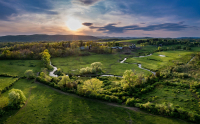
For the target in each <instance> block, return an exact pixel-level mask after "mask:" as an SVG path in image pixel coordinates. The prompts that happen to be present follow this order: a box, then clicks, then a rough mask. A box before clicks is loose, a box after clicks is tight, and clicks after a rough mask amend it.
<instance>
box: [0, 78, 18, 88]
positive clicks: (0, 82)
mask: <svg viewBox="0 0 200 124" xmlns="http://www.w3.org/2000/svg"><path fill="white" fill-rule="evenodd" d="M17 79H18V78H12V77H0V90H2V89H4V88H6V87H8V86H10V85H11V84H12V83H13V82H15V81H16V80H17Z"/></svg>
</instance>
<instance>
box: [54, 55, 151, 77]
mask: <svg viewBox="0 0 200 124" xmlns="http://www.w3.org/2000/svg"><path fill="white" fill-rule="evenodd" d="M124 58H125V55H120V56H119V55H117V54H114V55H113V54H95V55H90V56H78V57H66V58H52V59H51V61H52V64H53V65H55V66H56V67H57V68H61V69H62V70H63V71H64V72H65V73H66V74H69V73H72V74H75V75H78V74H79V71H80V69H81V68H85V67H90V64H92V63H93V62H101V63H102V64H103V66H102V67H103V72H104V73H105V74H113V75H123V73H124V71H126V70H130V69H131V70H135V71H136V72H137V73H142V74H145V75H148V74H151V73H150V72H149V71H146V70H143V69H140V68H139V67H138V66H137V65H136V64H130V65H128V64H125V63H120V61H122V60H123V59H124Z"/></svg>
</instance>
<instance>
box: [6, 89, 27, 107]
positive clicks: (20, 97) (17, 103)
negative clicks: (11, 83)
mask: <svg viewBox="0 0 200 124" xmlns="http://www.w3.org/2000/svg"><path fill="white" fill-rule="evenodd" d="M8 95H9V96H8V98H9V106H11V107H14V108H20V107H22V105H23V104H24V103H25V101H26V97H25V95H24V93H23V92H22V91H21V90H19V89H12V90H10V91H9V94H8Z"/></svg>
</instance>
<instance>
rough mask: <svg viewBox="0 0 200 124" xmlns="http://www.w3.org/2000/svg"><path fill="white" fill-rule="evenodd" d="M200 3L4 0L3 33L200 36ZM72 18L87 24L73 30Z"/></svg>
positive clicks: (0, 14)
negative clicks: (70, 20) (68, 23)
mask: <svg viewBox="0 0 200 124" xmlns="http://www.w3.org/2000/svg"><path fill="white" fill-rule="evenodd" d="M199 5H200V1H199V0H193V1H191V0H159V1H158V0H151V1H149V0H0V26H1V30H0V35H8V34H9V35H11V34H31V33H37V34H39V33H43V34H44V33H47V34H84V35H109V36H146V35H148V36H152V37H159V36H164V37H180V36H199V34H200V30H199V27H200V7H199ZM70 18H72V19H77V20H78V21H79V22H81V23H82V24H83V25H84V26H83V27H82V28H81V29H79V30H78V31H71V30H70V29H69V28H68V27H67V26H66V22H67V20H69V19H70ZM119 22H120V23H119Z"/></svg>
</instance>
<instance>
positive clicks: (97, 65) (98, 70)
mask: <svg viewBox="0 0 200 124" xmlns="http://www.w3.org/2000/svg"><path fill="white" fill-rule="evenodd" d="M101 66H102V63H101V62H94V63H92V64H91V67H92V68H93V69H95V70H96V72H100V71H101Z"/></svg>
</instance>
